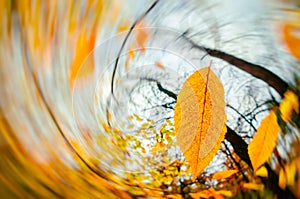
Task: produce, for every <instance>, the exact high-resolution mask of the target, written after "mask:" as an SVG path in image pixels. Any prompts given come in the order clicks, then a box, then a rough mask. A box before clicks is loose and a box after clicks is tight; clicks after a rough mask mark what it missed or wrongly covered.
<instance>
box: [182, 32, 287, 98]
mask: <svg viewBox="0 0 300 199" xmlns="http://www.w3.org/2000/svg"><path fill="white" fill-rule="evenodd" d="M185 38H186V39H187V40H188V41H189V42H190V43H191V44H192V46H193V47H194V48H197V49H199V50H201V51H205V52H207V54H208V55H210V56H213V57H216V58H219V59H222V60H223V61H225V62H227V63H229V64H231V65H233V66H235V67H237V68H238V69H241V70H243V71H245V72H247V73H249V74H250V75H252V76H254V77H256V78H258V79H260V80H262V81H264V82H265V83H267V84H269V85H270V86H271V87H273V88H274V89H275V90H276V91H277V92H278V93H279V94H280V95H281V96H283V94H284V93H285V91H286V90H287V89H288V88H289V86H288V84H287V83H286V82H285V81H284V80H283V79H281V78H280V77H279V76H277V75H276V74H274V73H273V72H271V71H269V70H267V69H266V68H264V67H262V66H260V65H257V64H254V63H251V62H248V61H246V60H243V59H241V58H238V57H236V56H234V55H231V54H228V53H225V52H222V51H220V50H216V49H210V48H206V47H203V46H200V45H198V44H196V43H195V42H193V41H192V40H190V39H189V38H187V37H185Z"/></svg>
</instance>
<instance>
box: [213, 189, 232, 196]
mask: <svg viewBox="0 0 300 199" xmlns="http://www.w3.org/2000/svg"><path fill="white" fill-rule="evenodd" d="M216 194H219V195H223V196H226V197H232V196H233V194H232V192H231V191H229V190H219V191H216Z"/></svg>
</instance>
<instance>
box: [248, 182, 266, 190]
mask: <svg viewBox="0 0 300 199" xmlns="http://www.w3.org/2000/svg"><path fill="white" fill-rule="evenodd" d="M243 188H245V189H251V190H257V191H263V190H264V185H263V184H255V183H244V184H243Z"/></svg>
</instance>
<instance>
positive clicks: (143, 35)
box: [136, 25, 150, 53]
mask: <svg viewBox="0 0 300 199" xmlns="http://www.w3.org/2000/svg"><path fill="white" fill-rule="evenodd" d="M137 27H139V29H137V35H136V42H137V44H138V45H139V47H140V48H142V53H144V52H145V50H146V49H145V44H146V42H147V40H148V38H149V36H150V35H149V32H148V30H147V29H145V28H143V26H142V25H138V26H137Z"/></svg>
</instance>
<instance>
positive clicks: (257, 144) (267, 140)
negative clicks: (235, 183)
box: [248, 110, 280, 171]
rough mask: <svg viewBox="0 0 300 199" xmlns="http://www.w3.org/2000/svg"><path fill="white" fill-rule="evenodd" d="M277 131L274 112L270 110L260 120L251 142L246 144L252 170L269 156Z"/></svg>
mask: <svg viewBox="0 0 300 199" xmlns="http://www.w3.org/2000/svg"><path fill="white" fill-rule="evenodd" d="M279 132H280V127H279V125H278V123H277V117H276V114H275V112H274V111H273V110H271V111H270V113H269V115H268V116H267V117H265V118H264V119H263V120H262V122H261V125H260V126H259V128H258V129H257V132H256V134H255V136H254V138H253V140H252V142H251V143H250V144H249V145H248V154H249V156H250V160H251V163H252V166H253V169H254V171H256V170H257V169H258V168H259V167H260V166H261V165H262V164H264V163H265V162H266V161H267V160H268V159H269V158H270V157H271V155H272V152H273V149H274V147H275V145H276V141H277V137H278V134H279Z"/></svg>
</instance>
